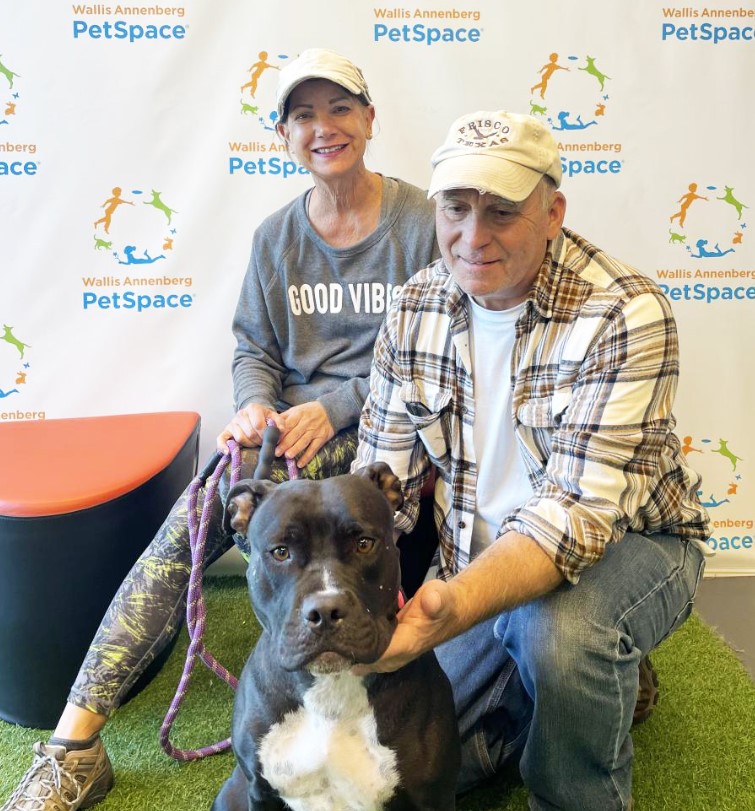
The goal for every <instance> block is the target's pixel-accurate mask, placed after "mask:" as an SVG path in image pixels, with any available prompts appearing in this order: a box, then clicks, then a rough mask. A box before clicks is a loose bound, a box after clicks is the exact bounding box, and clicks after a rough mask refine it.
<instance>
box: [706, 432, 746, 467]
mask: <svg viewBox="0 0 755 811" xmlns="http://www.w3.org/2000/svg"><path fill="white" fill-rule="evenodd" d="M727 443H728V440H726V439H720V438H719V440H718V448H716V450H714V451H711V453H720V454H721V456H723V457H724V459H728V460H729V461H730V462H731V469H732V470H733V471H735V472H736V469H737V462H744V459H743V458H742V457H741V456H737V455H736V454H735V453H734V452H733V451H730V450H729V446H728V444H727Z"/></svg>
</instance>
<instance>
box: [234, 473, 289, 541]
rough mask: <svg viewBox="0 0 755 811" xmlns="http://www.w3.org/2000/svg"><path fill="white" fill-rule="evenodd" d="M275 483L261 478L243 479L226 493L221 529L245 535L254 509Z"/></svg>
mask: <svg viewBox="0 0 755 811" xmlns="http://www.w3.org/2000/svg"><path fill="white" fill-rule="evenodd" d="M275 486H276V485H275V484H273V482H271V481H265V480H261V479H243V480H242V481H240V482H239V483H238V484H236V485H235V486H234V487H232V488H231V492H230V493H228V498H227V499H226V502H225V511H224V513H223V530H224V531H225V532H226V533H227V534H230V533H231V530H233V531H234V532H238V534H239V535H243V536H245V537H246V531H247V529H248V528H249V522H250V521H251V520H252V516H253V515H254V511H255V510H256V509H257V507H258V506H259V504H260V502H261V501H262V499H263V498H265V496H267V495H268V493H270V491H271V490H272V489H273V487H275Z"/></svg>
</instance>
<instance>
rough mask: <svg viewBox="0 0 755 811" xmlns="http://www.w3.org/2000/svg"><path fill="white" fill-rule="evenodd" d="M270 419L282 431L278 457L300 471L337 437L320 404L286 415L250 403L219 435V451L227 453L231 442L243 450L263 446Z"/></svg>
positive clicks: (295, 407) (293, 410) (310, 405)
mask: <svg viewBox="0 0 755 811" xmlns="http://www.w3.org/2000/svg"><path fill="white" fill-rule="evenodd" d="M268 420H272V421H273V422H274V423H275V425H276V427H277V428H278V430H279V431H280V439H279V440H278V444H277V446H276V448H275V455H276V456H278V457H280V456H284V455H285V456H286V457H287V458H288V459H296V464H297V466H298V467H300V468H303V467H306V466H307V465H308V464H309V463H310V462H311V461H312V459H313V458H314V456H315V454H316V453H317V452H318V451H319V450H320V448H322V446H323V445H324V444H325V443H326V442H328V440H330V439H332V438H333V437H334V436H335V431H334V430H333V426H332V425H331V424H330V419H329V418H328V415H327V413H326V411H325V409H324V408H323V407H322V405H321V404H320V403H318V402H317V401H315V402H312V403H303V404H302V405H298V406H293V407H292V408H289V409H288V410H287V411H284V412H283V413H282V414H279V413H278V412H277V411H275V410H274V409H272V408H267V407H266V406H262V405H259V404H257V403H249V405H247V406H244V408H242V409H241V410H240V411H239V412H238V413H237V414H236V416H235V417H234V418H233V419H232V420H231V421H230V422H229V423H228V425H227V426H226V427H225V429H224V430H223V431H222V433H220V434H219V435H218V437H217V440H216V444H217V448H218V450H219V451H221V452H222V453H227V452H228V440H229V439H234V440H236V442H238V444H239V445H241V447H243V448H258V447H260V446H261V445H262V436H263V434H264V433H265V428H266V427H267V421H268Z"/></svg>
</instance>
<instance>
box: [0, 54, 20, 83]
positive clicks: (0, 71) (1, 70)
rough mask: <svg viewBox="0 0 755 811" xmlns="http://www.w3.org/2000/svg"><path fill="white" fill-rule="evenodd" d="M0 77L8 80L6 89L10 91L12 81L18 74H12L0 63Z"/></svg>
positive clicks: (0, 55)
mask: <svg viewBox="0 0 755 811" xmlns="http://www.w3.org/2000/svg"><path fill="white" fill-rule="evenodd" d="M0 57H2V54H0ZM0 75H3V76H5V78H6V79H7V80H8V89H10V90H12V89H13V79H14V78H15V77H16V76H18V73H14V72H13V71H12V70H10V68H7V67H5V65H4V64H3V63H2V62H0Z"/></svg>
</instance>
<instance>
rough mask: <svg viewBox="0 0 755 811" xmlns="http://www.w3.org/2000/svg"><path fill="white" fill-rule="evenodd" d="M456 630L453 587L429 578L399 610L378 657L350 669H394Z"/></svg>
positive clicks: (359, 673)
mask: <svg viewBox="0 0 755 811" xmlns="http://www.w3.org/2000/svg"><path fill="white" fill-rule="evenodd" d="M459 630H460V629H459V627H458V617H457V616H456V600H455V595H454V589H453V587H452V586H451V584H450V583H445V582H444V581H442V580H429V581H428V582H427V583H423V584H422V586H420V588H419V589H418V590H417V593H416V594H415V595H414V597H412V599H411V600H409V602H408V603H407V604H406V605H405V606H404V607H403V608H402V609H401V611H399V613H398V626H397V627H396V630H395V631H394V632H393V637H392V638H391V642H390V644H389V645H388V648H387V649H386V651H385V653H384V654H383V655H382V656H381V657H380V659H378V660H377V661H376V662H373V663H372V664H371V665H358V666H357V667H354V668H352V671H353V672H354V673H355V674H356V675H359V676H363V675H364V674H366V673H372V672H377V673H388V672H392V671H394V670H398V669H399V668H400V667H403V666H404V665H405V664H407V662H411V660H412V659H416V658H417V657H418V656H420V655H421V654H423V653H425V652H426V651H429V650H431V649H432V648H434V647H435V646H436V645H439V644H440V643H441V642H445V641H446V640H447V639H450V638H451V637H452V636H454V635H455V634H457V633H459Z"/></svg>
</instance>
